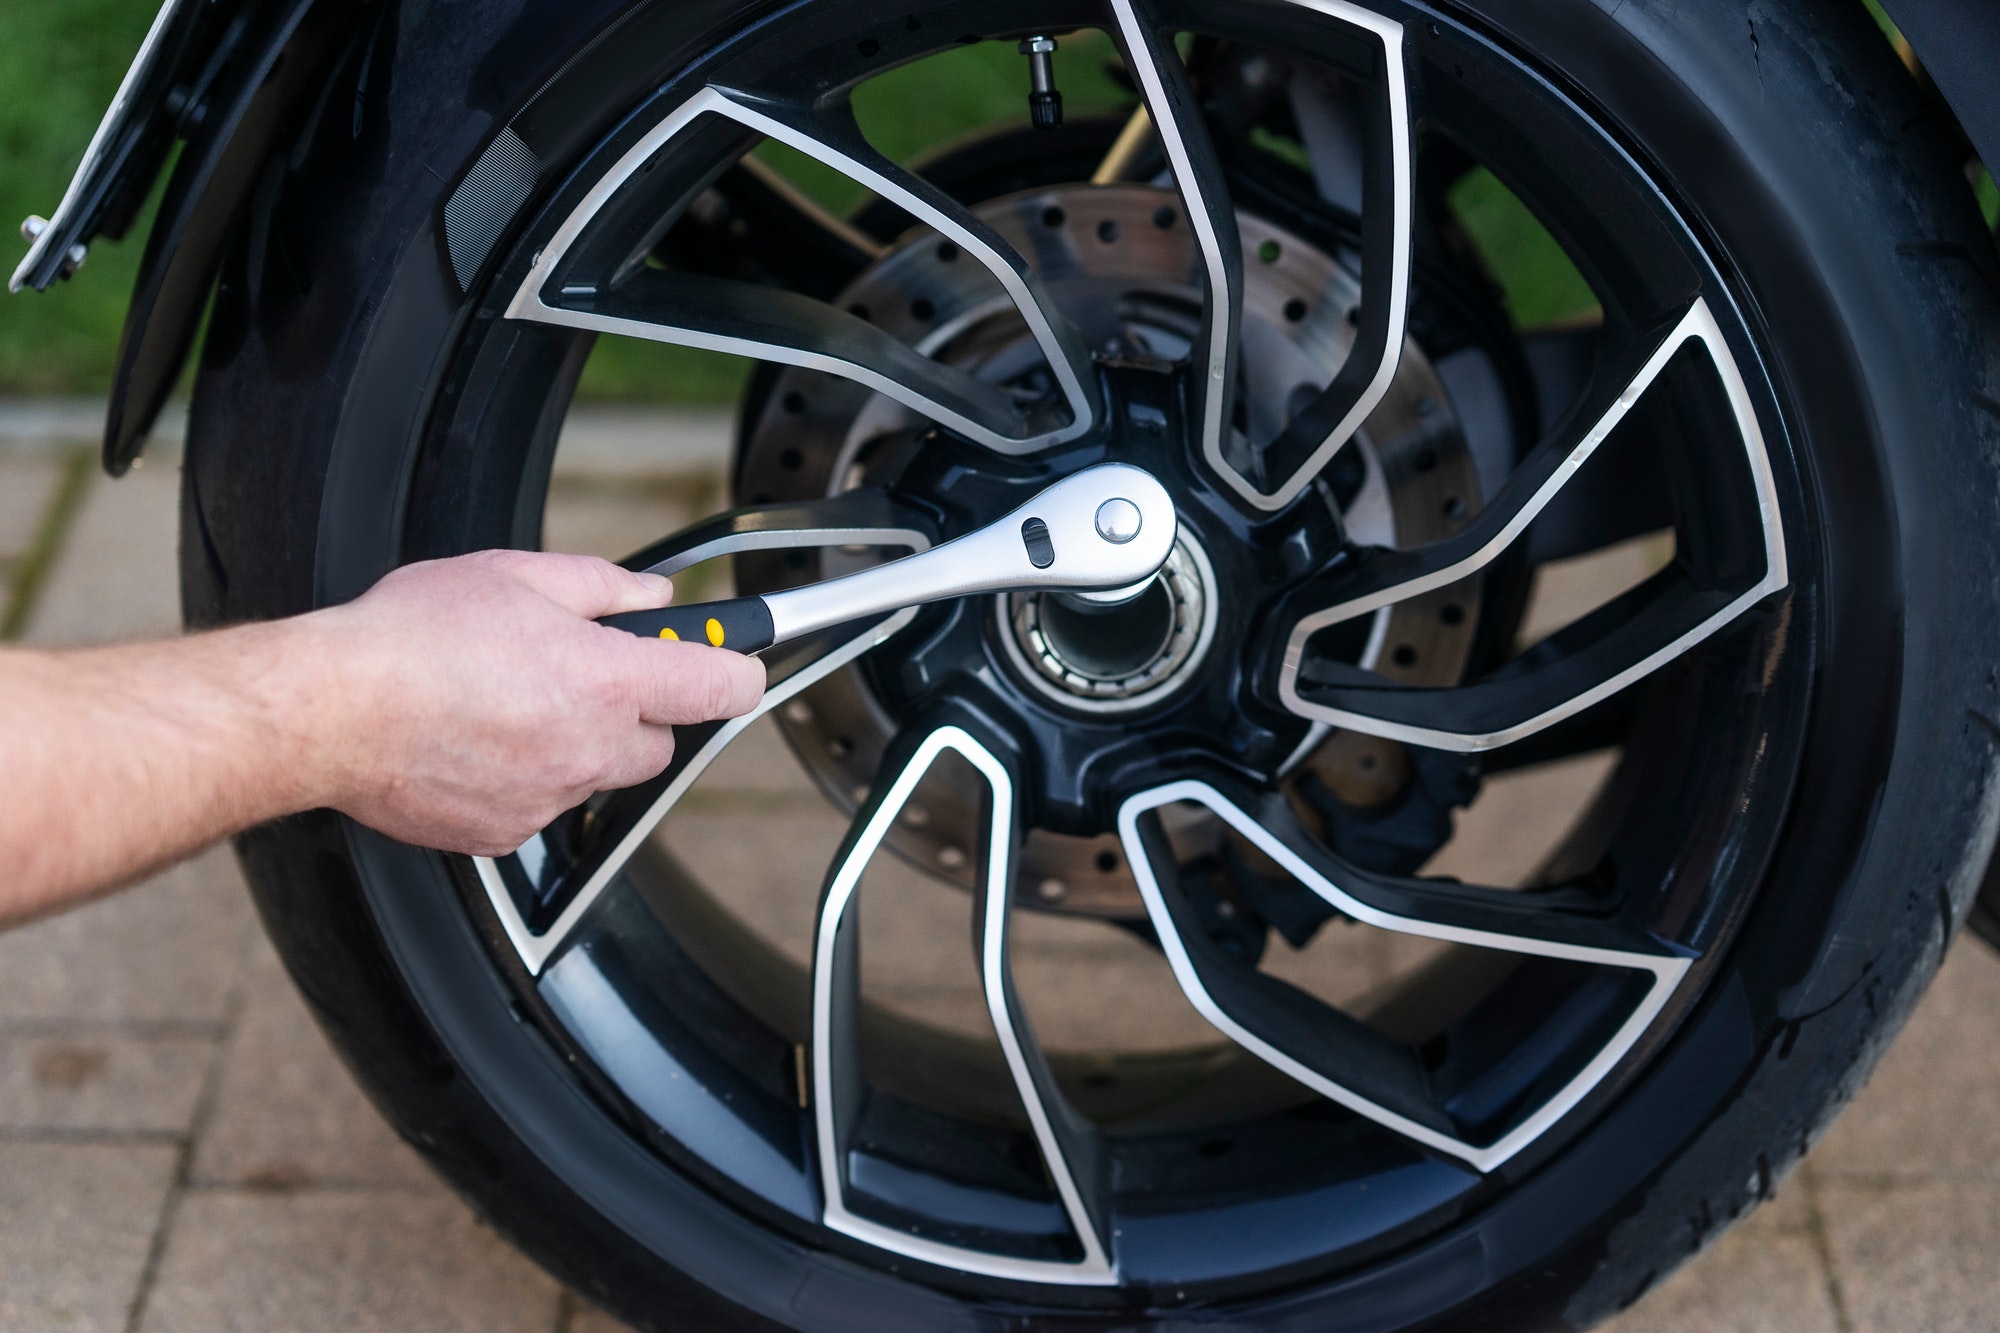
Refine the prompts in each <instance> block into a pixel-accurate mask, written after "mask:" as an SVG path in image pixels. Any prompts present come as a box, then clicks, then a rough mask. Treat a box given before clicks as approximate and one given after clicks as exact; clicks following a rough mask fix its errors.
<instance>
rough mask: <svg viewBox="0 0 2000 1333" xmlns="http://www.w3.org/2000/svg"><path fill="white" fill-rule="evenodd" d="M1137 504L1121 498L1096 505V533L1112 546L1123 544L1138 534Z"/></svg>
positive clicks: (1139, 517)
mask: <svg viewBox="0 0 2000 1333" xmlns="http://www.w3.org/2000/svg"><path fill="white" fill-rule="evenodd" d="M1140 521H1141V515H1140V513H1139V506H1138V505H1135V504H1133V503H1132V502H1131V501H1130V500H1126V499H1123V498H1118V499H1111V500H1106V501H1105V502H1104V503H1103V504H1101V505H1099V506H1097V535H1098V536H1100V537H1102V538H1104V540H1105V541H1108V542H1110V543H1111V544H1112V545H1113V546H1123V545H1124V544H1125V543H1126V542H1129V541H1131V540H1132V539H1133V538H1134V537H1136V536H1138V535H1139V525H1140Z"/></svg>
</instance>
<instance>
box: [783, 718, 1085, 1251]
mask: <svg viewBox="0 0 2000 1333" xmlns="http://www.w3.org/2000/svg"><path fill="white" fill-rule="evenodd" d="M947 751H949V752H954V753H956V754H958V755H959V756H960V757H961V758H963V759H964V760H965V761H966V762H967V763H968V764H970V765H971V766H972V768H973V769H974V770H976V771H977V773H978V775H979V778H980V780H981V781H982V782H983V783H984V785H985V786H986V793H985V801H984V804H985V812H986V827H985V828H984V830H982V832H983V838H984V845H983V846H982V847H980V848H979V849H978V851H977V853H976V858H977V859H976V860H975V862H974V864H975V865H976V867H977V894H976V898H975V904H976V906H975V912H976V925H975V930H974V946H975V949H976V953H977V961H978V964H979V976H980V985H981V989H982V990H983V992H984V994H985V997H986V1009H987V1014H988V1016H989V1017H990V1018H991V1020H992V1022H993V1028H994V1032H995V1035H996V1036H997V1037H998V1039H999V1042H1000V1047H1001V1051H1002V1053H1003V1054H1004V1056H1005V1058H1006V1063H1007V1069H1008V1072H1009V1074H1010V1075H1011V1077H1012V1079H1013V1083H1014V1089H1015V1092H1016V1093H1017V1094H1018V1095H1019V1097H1020V1100H1021V1105H1022V1108H1023V1109H1024V1110H1025V1111H1026V1112H1027V1116H1028V1121H1029V1124H1030V1126H1031V1128H1032V1130H1033V1132H1034V1138H1035V1144H1036V1146H1037V1148H1038V1149H1039V1150H1040V1153H1041V1157H1042V1162H1043V1165H1044V1167H1045V1168H1046V1170H1047V1173H1048V1177H1049V1180H1050V1181H1051V1182H1052V1183H1053V1184H1054V1186H1055V1190H1056V1194H1057V1196H1058V1197H1059V1198H1060V1200H1061V1202H1062V1206H1063V1211H1064V1212H1065V1214H1066V1215H1067V1216H1068V1218H1069V1222H1070V1226H1071V1229H1072V1230H1073V1232H1074V1233H1075V1237H1076V1240H1077V1242H1078V1244H1079V1245H1080V1246H1081V1249H1082V1257H1081V1259H1080V1260H1079V1261H1077V1262H1074V1263H1057V1262H1050V1261H1047V1260H1031V1259H1023V1258H1015V1257H1012V1256H1007V1255H1001V1254H992V1253H987V1252H984V1251H977V1250H970V1249H966V1248H964V1247H962V1246H958V1245H952V1244H947V1243H944V1242H941V1241H936V1240H931V1239H927V1238H924V1237H921V1236H914V1235H911V1234H908V1233H907V1232H905V1231H902V1230H899V1229H896V1228H892V1227H889V1226H885V1225H884V1224H882V1223H880V1222H876V1221H874V1220H872V1219H870V1218H868V1217H865V1216H861V1215H858V1214H857V1213H855V1212H853V1211H850V1209H849V1207H848V1205H847V1197H848V1181H847V1175H846V1171H847V1168H846V1163H847V1161H848V1155H849V1150H850V1147H851V1138H852V1129H853V1126H854V1124H855V1122H856V1121H857V1120H858V1118H859V1116H860V1111H861V1103H862V1099H863V1094H864V1089H863V1085H862V1081H861V1045H860V1007H861V997H860V929H859V926H858V925H857V922H856V912H855V907H856V901H855V900H856V897H857V893H858V890H859V889H860V886H861V880H862V876H863V875H864V874H865V873H866V871H867V869H868V864H869V862H870V861H871V860H872V859H873V858H874V857H875V855H876V853H877V852H878V851H879V850H880V848H881V845H882V842H883V839H884V838H885V837H886V836H887V835H888V833H889V830H890V828H891V827H892V826H893V825H894V823H895V821H896V819H897V817H898V816H899V815H901V814H902V812H903V809H904V807H905V806H906V805H908V803H909V801H910V797H911V796H912V795H913V794H914V793H915V791H916V789H917V784H918V783H919V782H921V781H922V779H923V777H924V775H925V773H926V772H928V771H929V770H930V769H931V767H932V766H933V765H934V764H935V763H936V762H937V760H938V759H939V758H940V757H941V756H942V755H944V754H945V753H946V752H947ZM1017 793H1018V783H1017V781H1016V777H1015V774H1014V773H1013V772H1012V771H1011V769H1010V767H1009V765H1008V764H1007V762H1006V761H1005V760H1004V759H1002V758H1001V756H1000V755H999V754H998V753H996V752H995V750H993V749H992V748H990V747H988V746H987V745H985V744H983V743H982V742H981V741H980V740H979V739H978V738H977V737H976V736H974V735H973V734H972V732H971V731H969V730H967V729H966V728H965V727H963V726H960V725H957V724H956V722H954V721H953V720H952V718H951V716H950V715H949V714H940V715H937V716H935V717H931V718H928V719H926V720H924V721H923V722H920V723H918V724H916V725H913V726H911V727H909V728H907V729H905V730H904V731H903V732H902V733H901V734H900V735H899V736H898V737H897V738H896V739H895V740H894V741H893V742H892V743H891V744H890V746H889V748H888V750H887V751H886V752H885V754H884V756H883V761H882V766H881V769H880V772H879V773H878V775H877V779H876V781H875V783H874V785H873V786H872V787H871V788H870V792H869V796H868V799H867V800H865V801H864V802H862V804H861V807H860V809H859V810H858V811H856V813H855V817H854V822H853V824H852V825H851V826H850V828H849V830H848V834H847V838H846V840H845V841H844V842H843V843H842V845H841V849H840V852H839V854H838V855H837V856H836V857H835V858H834V863H833V866H832V867H831V869H830V870H829V872H828V875H827V882H826V888H825V891H824V893H823V894H822V896H821V899H820V910H819V918H818V925H817V929H816V933H815V937H814V941H813V1026H812V1041H813V1044H812V1071H813V1083H812V1088H813V1098H812V1099H813V1120H814V1131H815V1135H816V1142H817V1144H818V1148H819V1163H820V1182H821V1189H822V1191H823V1193H824V1196H825V1200H826V1204H825V1206H826V1224H827V1225H828V1226H829V1227H831V1228H833V1229H834V1230H836V1231H840V1232H843V1233H845V1234H847V1235H850V1236H854V1237H856V1238H857V1239H861V1240H866V1241H869V1242H871V1243H873V1244H877V1245H881V1246H883V1247H885V1248H887V1249H891V1250H896V1251H899V1252H901V1253H904V1254H908V1255H911V1256H913V1257H915V1258H920V1259H927V1260H929V1261H930V1262H933V1263H943V1264H948V1265H951V1266H954V1267H959V1268H964V1269H968V1270H970V1271H974V1272H986V1273H991V1274H994V1275H998V1276H1008V1277H1015V1278H1025V1279H1029V1280H1034V1281H1043V1282H1061V1283H1077V1284H1082V1283H1100V1282H1104V1281H1106V1280H1107V1279H1108V1278H1109V1277H1110V1275H1111V1264H1110V1259H1109V1257H1108V1250H1107V1245H1106V1238H1105V1234H1104V1224H1103V1218H1104V1215H1105V1212H1104V1200H1103V1195H1104V1182H1103V1180H1102V1179H1101V1168H1100V1161H1101V1154H1100V1152H1099V1151H1098V1147H1097V1144H1096V1136H1095V1134H1094V1132H1093V1131H1092V1130H1091V1129H1090V1128H1089V1126H1088V1125H1087V1124H1086V1123H1085V1122H1084V1121H1083V1119H1082V1118H1081V1117H1080V1116H1078V1115H1077V1114H1076V1112H1075V1111H1074V1110H1072V1109H1071V1108H1070V1106H1069V1104H1068V1103H1067V1101H1066V1100H1065V1099H1064V1098H1063V1095H1062V1093H1061V1092H1060V1091H1059V1090H1058V1088H1057V1087H1056V1084H1055V1080H1054V1078H1053V1077H1052V1076H1051V1074H1050V1072H1049V1068H1048V1062H1047V1060H1046V1059H1045V1058H1044V1056H1043V1054H1042V1050H1041V1047H1040V1045H1039V1043H1037V1042H1036V1040H1035V1036H1034V1033H1033V1031H1032V1030H1031V1029H1030V1027H1029V1025H1028V1021H1027V1017H1026V1015H1025V1014H1024V1013H1023V1011H1022V1008H1021V1005H1020V1002H1019V999H1018V998H1017V996H1016V995H1015V992H1014V981H1013V974H1012V964H1011V962H1010V960H1009V949H1008V928H1009V918H1010V915H1011V910H1010V909H1011V907H1012V898H1013V886H1014V879H1015V875H1014V858H1015V854H1016V850H1017V848H1018V846H1019V844H1020V839H1021V827H1020V808H1019V804H1018V795H1017Z"/></svg>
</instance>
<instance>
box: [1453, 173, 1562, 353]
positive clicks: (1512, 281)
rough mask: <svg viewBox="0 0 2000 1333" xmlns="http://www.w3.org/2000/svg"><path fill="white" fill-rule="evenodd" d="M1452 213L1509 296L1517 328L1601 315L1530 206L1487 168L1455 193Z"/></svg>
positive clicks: (1471, 175)
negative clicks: (1597, 312) (1597, 313)
mask: <svg viewBox="0 0 2000 1333" xmlns="http://www.w3.org/2000/svg"><path fill="white" fill-rule="evenodd" d="M1449 198H1450V201H1451V208H1452V212H1453V213H1455V214H1457V216H1458V220H1459V222H1460V223H1461V224H1462V225H1463V226H1464V227H1465V230H1466V231H1467V233H1469V234H1470V235H1471V237H1472V243H1473V245H1474V246H1475V247H1477V248H1478V250H1479V254H1480V257H1481V258H1482V259H1484V260H1485V261H1486V267H1487V268H1488V270H1490V271H1491V272H1492V274H1493V278H1494V281H1496V282H1498V283H1499V284H1500V290H1501V291H1502V292H1503V293H1505V295H1506V299H1507V310H1508V313H1509V314H1511V315H1512V316H1513V319H1514V325H1515V327H1516V328H1523V329H1533V328H1541V327H1544V326H1546V325H1549V324H1561V323H1566V322H1569V321H1572V320H1576V319H1583V318H1587V317H1589V316H1590V315H1592V314H1594V313H1595V312H1596V310H1597V297H1596V296H1595V295H1593V294H1592V293H1591V290H1590V284H1588V283H1586V282H1585V281H1584V280H1583V275H1582V274H1581V273H1578V272H1577V271H1576V265H1575V264H1573V263H1571V262H1570V258H1569V256H1568V255H1567V254H1565V253H1563V249H1562V247H1561V246H1560V245H1558V244H1556V240H1555V238H1554V237H1553V236H1551V235H1549V233H1548V229H1547V228H1545V227H1543V226H1542V224H1541V223H1540V222H1538V221H1536V219H1535V215H1534V214H1533V213H1530V212H1529V211H1528V207H1527V205H1526V204H1523V203H1522V202H1521V201H1520V199H1518V198H1517V197H1515V195H1514V192H1513V191H1511V190H1509V189H1508V188H1507V187H1506V186H1505V185H1502V184H1501V183H1500V181H1499V179H1498V178H1497V177H1496V176H1494V174H1493V173H1492V172H1490V171H1488V170H1486V168H1484V167H1477V168H1474V169H1473V170H1472V171H1470V172H1468V173H1466V175H1465V176H1464V177H1463V178H1462V179H1460V180H1459V181H1458V182H1457V183H1456V184H1454V185H1453V186H1452V187H1451V193H1450V195H1449Z"/></svg>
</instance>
